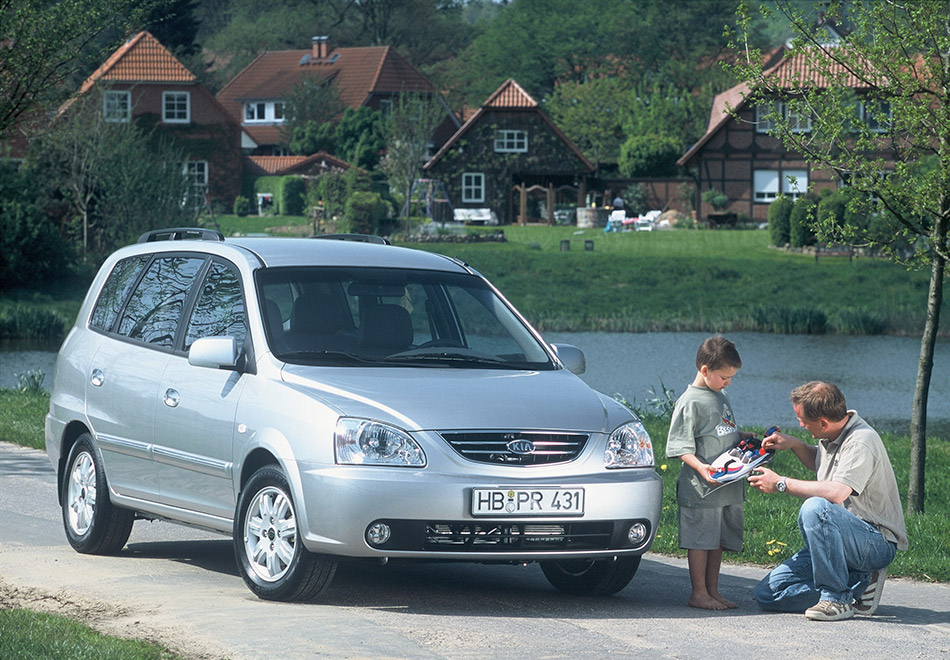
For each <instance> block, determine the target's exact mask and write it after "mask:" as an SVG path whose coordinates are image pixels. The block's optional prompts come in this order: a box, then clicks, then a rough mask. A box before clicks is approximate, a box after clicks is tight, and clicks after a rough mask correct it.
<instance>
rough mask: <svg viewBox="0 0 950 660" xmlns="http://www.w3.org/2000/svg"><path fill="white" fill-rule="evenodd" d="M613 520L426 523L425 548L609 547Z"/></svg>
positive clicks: (590, 548)
mask: <svg viewBox="0 0 950 660" xmlns="http://www.w3.org/2000/svg"><path fill="white" fill-rule="evenodd" d="M612 533H613V523H610V522H587V523H559V524H551V523H537V524H536V523H462V522H430V523H426V529H425V545H424V549H425V550H434V551H442V552H492V551H497V552H513V551H520V550H529V551H531V552H538V551H540V552H543V551H545V550H551V551H559V550H607V549H609V548H610V538H611V535H612Z"/></svg>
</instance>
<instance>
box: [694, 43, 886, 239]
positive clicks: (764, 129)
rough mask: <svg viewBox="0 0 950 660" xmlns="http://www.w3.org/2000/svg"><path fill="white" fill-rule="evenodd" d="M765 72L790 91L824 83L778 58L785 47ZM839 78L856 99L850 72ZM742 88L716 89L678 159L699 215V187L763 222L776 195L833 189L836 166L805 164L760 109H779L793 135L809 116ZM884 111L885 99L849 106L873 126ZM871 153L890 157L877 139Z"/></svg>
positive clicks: (702, 207) (792, 60)
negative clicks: (756, 98)
mask: <svg viewBox="0 0 950 660" xmlns="http://www.w3.org/2000/svg"><path fill="white" fill-rule="evenodd" d="M764 75H765V76H767V77H770V78H772V79H773V80H774V81H776V83H777V85H778V87H779V88H780V89H783V90H787V91H788V93H789V94H794V90H795V89H801V87H802V84H803V83H805V84H811V85H815V86H817V87H822V86H824V85H825V84H826V83H825V81H824V80H823V79H822V78H821V76H820V75H819V74H817V73H815V72H812V71H810V70H809V68H808V66H807V65H806V63H805V59H804V58H803V57H802V56H801V55H798V56H785V48H784V47H782V48H779V49H776V51H773V53H772V54H771V55H770V58H769V61H768V62H767V64H766V68H765V73H764ZM846 84H847V85H848V86H849V87H851V88H852V89H854V91H855V92H856V94H857V96H858V98H860V97H861V93H862V91H865V90H864V89H863V88H862V84H861V82H860V81H859V79H858V78H856V77H854V76H853V75H849V76H848V77H847V78H846ZM749 93H750V87H749V84H748V83H746V82H743V83H740V84H738V85H736V86H735V87H732V88H731V89H728V90H726V91H724V92H722V93H721V94H719V95H717V96H716V97H715V99H714V100H713V105H712V110H711V112H710V115H709V123H708V125H707V128H706V132H705V134H704V135H703V136H702V138H700V140H699V141H698V142H696V144H694V145H693V146H692V147H690V149H689V150H688V151H687V152H686V153H685V154H683V156H682V157H681V158H680V159H679V160H678V161H677V163H678V164H679V165H680V166H683V167H688V168H690V169H691V170H692V171H693V173H694V177H695V180H696V200H695V208H696V209H698V216H699V217H700V218H705V217H708V216H709V214H710V213H711V212H712V211H713V210H714V209H713V208H712V207H711V206H710V205H709V204H706V203H704V202H702V195H703V193H704V192H706V191H707V190H710V189H715V190H718V191H720V192H722V193H724V194H725V195H726V197H728V199H729V202H728V207H727V210H728V211H731V212H733V213H737V214H740V215H745V216H747V217H748V218H749V219H751V220H754V221H764V220H766V219H767V218H768V207H769V204H771V203H772V201H774V200H775V199H776V198H777V197H778V196H779V195H780V194H784V195H785V196H786V197H791V198H793V199H795V198H798V197H800V196H802V195H804V194H805V193H806V192H807V191H808V190H809V189H811V190H821V189H822V188H832V189H834V188H837V187H839V186H840V185H842V183H843V182H842V181H841V180H840V179H839V177H838V175H837V174H836V173H835V172H833V171H827V170H822V169H817V168H812V167H811V166H810V165H809V164H808V163H807V162H806V161H805V160H804V158H803V157H802V155H801V154H798V153H795V152H793V151H789V150H787V149H786V148H785V146H784V145H783V144H782V143H781V141H780V140H779V139H778V138H775V137H772V136H771V135H770V134H769V133H770V131H771V130H772V128H773V125H772V124H771V123H770V121H769V119H768V118H767V115H768V114H769V112H770V111H771V110H775V111H778V112H780V113H781V114H782V116H783V117H784V118H785V119H786V120H788V121H789V122H790V123H791V125H792V126H793V129H792V130H794V131H795V132H800V133H809V132H811V122H812V119H811V117H810V116H808V115H804V114H802V115H796V116H792V113H793V112H794V111H793V110H792V109H791V108H790V106H789V105H788V104H787V103H785V102H784V101H783V99H782V98H776V99H774V100H771V101H769V102H768V103H764V104H763V103H758V104H756V103H753V102H751V101H749V100H748V96H749ZM889 114H890V108H889V106H888V104H886V103H885V104H881V103H879V102H878V103H877V104H876V108H875V111H874V112H873V113H872V111H871V104H870V103H868V104H865V103H864V102H863V101H859V102H858V104H857V107H855V119H856V121H863V122H866V123H868V124H869V126H871V128H872V130H874V128H873V127H874V124H875V123H876V122H881V126H883V125H884V124H883V122H886V121H889ZM737 116H738V118H737ZM874 155H875V156H876V155H883V156H884V158H885V160H890V159H888V157H887V156H888V152H887V151H886V148H885V147H884V145H882V146H881V152H880V154H874Z"/></svg>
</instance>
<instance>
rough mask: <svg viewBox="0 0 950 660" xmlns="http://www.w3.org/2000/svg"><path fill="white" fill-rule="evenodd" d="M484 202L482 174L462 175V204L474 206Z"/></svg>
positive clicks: (483, 176) (468, 173) (469, 173)
mask: <svg viewBox="0 0 950 660" xmlns="http://www.w3.org/2000/svg"><path fill="white" fill-rule="evenodd" d="M484 201H485V175H484V174H483V173H482V172H465V173H463V174H462V203H463V204H476V203H479V202H484Z"/></svg>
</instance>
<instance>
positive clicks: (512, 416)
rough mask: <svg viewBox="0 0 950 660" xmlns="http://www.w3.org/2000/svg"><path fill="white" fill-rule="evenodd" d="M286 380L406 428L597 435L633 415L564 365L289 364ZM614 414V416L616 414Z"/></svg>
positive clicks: (352, 411)
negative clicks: (518, 367) (535, 367)
mask: <svg viewBox="0 0 950 660" xmlns="http://www.w3.org/2000/svg"><path fill="white" fill-rule="evenodd" d="M283 379H284V381H285V382H287V383H289V384H291V385H294V386H296V387H299V388H303V389H305V390H308V391H309V392H311V393H312V395H313V396H316V397H317V398H319V399H320V400H322V401H323V402H324V403H326V404H327V405H330V406H333V407H334V408H336V409H337V410H338V411H339V413H340V414H341V415H345V416H353V417H367V418H372V419H377V420H380V421H385V422H389V423H392V424H395V425H398V426H400V427H402V428H404V429H406V430H409V431H420V430H440V431H445V430H449V429H484V428H492V429H552V430H554V429H557V430H565V431H582V432H586V433H592V432H598V431H612V430H613V428H614V427H615V426H617V425H619V424H620V423H622V421H626V420H629V419H630V417H631V415H630V414H629V412H625V411H626V409H625V408H623V407H622V406H620V404H618V403H617V402H616V401H613V400H612V399H610V398H609V397H606V396H604V395H602V394H600V393H599V392H596V391H594V390H593V389H591V388H590V387H589V386H588V385H587V384H586V383H584V381H582V380H581V379H580V378H578V377H577V376H576V375H574V374H573V373H571V372H570V371H568V370H566V369H559V370H556V371H507V370H506V371H499V370H494V369H419V368H400V367H396V368H358V369H354V368H335V367H306V366H299V365H286V366H285V367H284V369H283ZM611 413H612V414H611ZM621 415H622V416H623V417H624V418H625V419H621V417H620V416H621ZM611 416H614V417H616V418H615V419H613V420H611V419H610V417H611ZM608 427H609V428H608Z"/></svg>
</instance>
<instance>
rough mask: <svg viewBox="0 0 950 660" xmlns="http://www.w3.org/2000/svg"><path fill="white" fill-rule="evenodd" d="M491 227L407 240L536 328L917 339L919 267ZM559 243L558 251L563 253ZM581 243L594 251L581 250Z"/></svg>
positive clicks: (702, 240)
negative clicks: (446, 260) (471, 238)
mask: <svg viewBox="0 0 950 660" xmlns="http://www.w3.org/2000/svg"><path fill="white" fill-rule="evenodd" d="M216 220H217V222H218V225H219V226H220V227H221V229H222V230H223V231H224V233H225V234H226V235H232V234H234V233H244V234H247V233H271V234H279V235H308V234H309V233H310V231H311V227H310V224H309V219H307V218H303V217H267V218H258V217H256V216H252V217H248V218H237V217H236V216H217V218H216ZM501 230H502V231H503V232H504V234H505V237H506V238H507V240H506V241H505V242H503V243H498V242H482V243H450V242H441V243H421V244H406V245H408V246H410V247H417V248H420V249H424V250H430V251H434V252H440V253H442V254H446V255H449V256H454V257H457V258H459V259H462V260H463V261H465V262H467V263H469V264H471V265H472V266H473V267H474V268H476V269H477V270H479V271H480V272H482V273H483V274H484V275H486V276H487V277H488V278H489V279H490V280H491V281H492V282H493V283H494V284H495V285H496V286H497V287H498V288H499V289H500V290H501V291H502V293H504V294H505V296H506V297H507V298H508V299H509V300H511V302H512V303H514V304H515V306H516V307H518V309H519V310H520V311H521V312H522V313H523V314H524V315H525V316H526V317H527V318H528V319H529V320H530V321H531V322H532V323H534V324H535V325H537V326H538V327H539V329H541V330H542V331H549V332H557V331H594V332H596V331H607V332H655V331H704V332H715V331H718V332H732V331H742V330H747V331H761V332H793V333H799V332H828V333H852V334H893V335H910V336H919V335H920V333H921V331H922V328H923V323H924V318H925V304H926V298H927V288H928V278H929V274H928V273H927V272H925V271H911V270H908V269H906V268H905V267H903V266H901V265H899V264H895V263H893V262H891V261H888V260H886V259H874V258H866V257H860V258H856V259H854V260H853V261H849V260H848V259H842V258H825V259H822V260H820V261H819V262H817V263H816V261H815V259H814V257H813V256H810V255H804V254H801V253H795V252H786V251H782V250H776V249H773V248H770V247H769V246H768V232H766V231H761V230H744V231H711V230H673V231H654V232H624V233H614V232H612V233H609V234H608V233H605V232H604V231H603V230H601V229H580V230H579V229H577V228H576V227H547V226H530V227H521V226H505V227H501ZM471 231H475V230H471ZM487 231H495V230H494V229H490V230H487ZM565 240H566V241H569V243H570V250H568V251H562V250H561V241H565ZM587 241H590V242H591V243H592V245H593V250H591V251H587V250H585V249H584V247H585V242H587ZM397 244H399V243H398V242H397ZM90 278H91V274H89V273H87V274H86V275H85V276H77V277H73V278H71V279H70V280H69V281H67V282H65V283H62V284H60V285H58V286H57V287H55V288H52V289H50V290H48V291H42V292H36V291H24V290H13V291H3V292H0V338H8V339H11V338H12V339H23V338H31V337H34V336H36V335H39V334H40V333H41V332H45V331H47V328H49V327H50V325H51V322H50V318H49V316H50V315H53V316H55V317H57V318H59V319H61V320H62V323H61V326H62V327H63V328H66V327H68V325H69V324H70V323H71V322H72V320H73V319H74V318H75V315H76V312H77V311H78V309H79V304H80V302H81V301H82V296H83V294H84V292H85V287H86V286H87V285H88V282H89V279H90ZM942 316H943V318H944V319H948V318H950V296H944V304H943V309H942ZM943 327H944V329H943V330H942V332H941V334H942V335H943V336H948V335H950V330H948V328H950V324H948V323H944V324H943ZM34 329H35V330H34ZM62 332H63V330H60V333H59V334H60V336H59V337H57V338H56V339H61V338H62V337H61V334H62ZM31 333H33V334H31ZM55 341H56V340H55V339H54V343H55Z"/></svg>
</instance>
